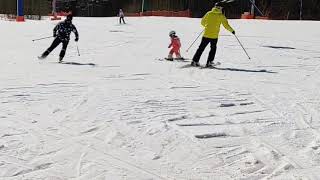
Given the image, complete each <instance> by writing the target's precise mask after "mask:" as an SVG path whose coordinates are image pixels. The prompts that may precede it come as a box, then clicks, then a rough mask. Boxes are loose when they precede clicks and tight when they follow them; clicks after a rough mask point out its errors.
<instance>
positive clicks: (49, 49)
mask: <svg viewBox="0 0 320 180" xmlns="http://www.w3.org/2000/svg"><path fill="white" fill-rule="evenodd" d="M60 43H62V49H61V51H60V55H59V56H60V59H63V57H64V55H65V54H66V50H67V47H68V44H69V41H61V40H60V39H59V38H58V37H56V38H55V39H54V41H53V42H52V44H51V46H50V47H49V48H48V49H47V50H46V51H45V52H44V53H43V54H42V57H47V56H48V55H49V54H50V53H51V51H53V50H54V49H55V48H56V47H57V46H58V45H59V44H60Z"/></svg>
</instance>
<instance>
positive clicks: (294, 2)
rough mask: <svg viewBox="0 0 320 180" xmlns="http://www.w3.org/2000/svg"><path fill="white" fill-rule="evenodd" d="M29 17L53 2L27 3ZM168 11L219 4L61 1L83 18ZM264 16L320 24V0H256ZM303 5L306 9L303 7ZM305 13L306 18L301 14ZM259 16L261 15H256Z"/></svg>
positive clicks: (0, 7)
mask: <svg viewBox="0 0 320 180" xmlns="http://www.w3.org/2000/svg"><path fill="white" fill-rule="evenodd" d="M24 1H25V14H27V15H47V14H48V13H50V12H51V0H24ZM143 1H144V7H143V9H144V11H152V10H168V11H181V10H187V9H190V10H191V12H192V15H193V17H202V16H203V15H204V14H205V13H206V12H207V11H208V10H210V9H211V8H212V6H213V5H214V3H215V2H217V0H99V1H91V0H72V1H71V0H58V2H59V5H60V10H64V11H67V10H71V11H73V13H74V14H75V15H79V16H114V15H116V14H117V12H118V9H119V8H123V9H124V10H125V12H141V10H142V2H143ZM255 1H256V5H257V7H259V9H260V10H261V11H262V12H263V15H265V16H269V17H270V18H271V19H300V15H301V17H302V19H306V20H320V0H255ZM301 3H302V6H301ZM250 4H251V3H250V0H235V1H234V2H233V3H230V4H229V5H228V6H227V7H226V8H225V14H226V16H227V17H228V18H240V16H241V14H242V13H243V12H245V11H250V7H251V5H250ZM300 11H302V14H300ZM256 12H257V13H256V15H260V14H259V13H258V11H256ZM0 13H1V14H15V13H16V0H0Z"/></svg>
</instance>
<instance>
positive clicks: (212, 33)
mask: <svg viewBox="0 0 320 180" xmlns="http://www.w3.org/2000/svg"><path fill="white" fill-rule="evenodd" d="M221 24H222V25H223V26H224V28H226V29H227V30H228V31H230V32H233V31H234V30H233V29H232V27H231V26H230V25H229V23H228V20H227V18H226V17H225V16H224V14H222V11H221V10H220V9H218V8H215V7H214V8H212V10H211V11H209V12H207V14H206V15H204V16H203V18H202V20H201V25H202V26H203V27H205V29H204V35H203V37H206V38H211V39H217V38H218V36H219V32H220V25H221Z"/></svg>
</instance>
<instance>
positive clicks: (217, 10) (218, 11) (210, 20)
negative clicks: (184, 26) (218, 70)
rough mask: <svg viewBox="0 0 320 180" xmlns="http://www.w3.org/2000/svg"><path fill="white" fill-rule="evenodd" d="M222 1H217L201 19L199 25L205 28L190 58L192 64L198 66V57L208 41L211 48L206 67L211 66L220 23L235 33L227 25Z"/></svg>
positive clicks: (233, 32)
mask: <svg viewBox="0 0 320 180" xmlns="http://www.w3.org/2000/svg"><path fill="white" fill-rule="evenodd" d="M222 8H223V7H222V3H221V2H217V3H216V4H215V6H214V7H213V8H212V10H211V11H209V12H207V13H206V14H205V15H204V17H203V18H202V20H201V25H202V26H203V27H204V28H205V29H204V35H203V37H202V40H201V43H200V46H199V48H198V50H197V51H196V53H195V54H194V56H193V58H192V62H191V65H192V66H200V64H199V60H200V57H201V55H202V53H203V51H204V50H205V48H206V47H207V45H208V44H209V43H210V46H211V49H210V52H209V56H208V59H207V64H206V67H212V66H213V60H214V57H215V55H216V50H217V42H218V36H219V31H220V25H221V24H222V25H223V26H224V28H226V29H227V30H228V31H230V32H231V33H232V34H235V31H234V30H233V29H232V27H231V26H230V25H229V23H228V20H227V18H226V17H225V16H224V14H222Z"/></svg>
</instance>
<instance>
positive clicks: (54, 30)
mask: <svg viewBox="0 0 320 180" xmlns="http://www.w3.org/2000/svg"><path fill="white" fill-rule="evenodd" d="M58 29H59V24H57V25H56V27H54V28H53V37H56V36H57V31H58Z"/></svg>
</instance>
